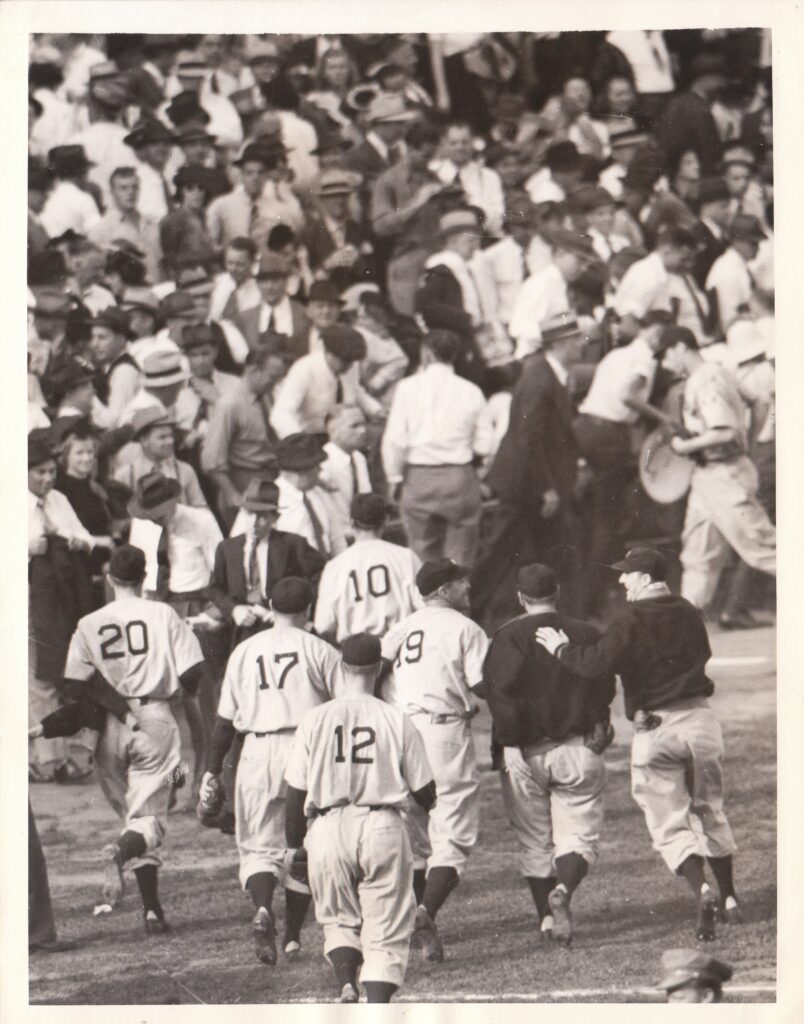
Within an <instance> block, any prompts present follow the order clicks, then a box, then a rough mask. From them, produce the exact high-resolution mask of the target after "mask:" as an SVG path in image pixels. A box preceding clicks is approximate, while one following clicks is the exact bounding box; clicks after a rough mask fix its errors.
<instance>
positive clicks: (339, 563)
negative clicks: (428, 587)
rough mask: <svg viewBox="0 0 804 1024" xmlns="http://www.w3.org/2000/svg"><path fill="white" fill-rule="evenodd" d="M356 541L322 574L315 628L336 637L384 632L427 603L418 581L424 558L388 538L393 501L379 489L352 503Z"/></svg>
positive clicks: (351, 519)
mask: <svg viewBox="0 0 804 1024" xmlns="http://www.w3.org/2000/svg"><path fill="white" fill-rule="evenodd" d="M348 516H349V524H350V529H349V532H350V533H351V535H352V536H353V537H354V542H353V543H352V544H351V545H350V546H349V547H348V548H347V549H346V550H345V551H342V552H341V554H339V555H336V556H335V558H332V559H330V561H329V562H327V564H326V565H325V566H324V571H323V573H322V574H321V583H320V585H319V591H320V593H321V595H322V599H321V600H320V601H319V602H318V603H317V605H316V610H315V623H314V624H315V629H316V632H317V633H318V635H319V636H321V637H324V639H325V640H329V641H330V642H331V643H341V642H342V641H343V640H344V639H345V638H346V637H348V636H354V635H355V633H361V632H363V633H370V634H371V635H372V636H375V637H383V636H385V634H386V633H387V632H388V630H389V629H391V628H392V627H393V626H395V625H396V624H397V623H398V622H401V621H402V619H404V618H406V617H407V616H408V615H412V614H413V612H415V611H416V610H417V609H418V608H421V607H422V599H421V595H420V594H419V591H418V588H417V587H416V574H417V573H418V571H419V569H420V568H421V561H420V560H419V558H418V556H417V555H416V554H415V553H414V552H413V551H412V550H411V549H410V548H405V547H401V546H400V545H399V544H392V543H390V542H389V541H386V540H383V539H382V531H383V527H384V525H385V523H386V520H387V518H388V506H387V505H386V503H385V500H384V499H383V498H381V497H380V495H379V494H371V493H365V494H357V495H355V497H354V498H353V499H352V502H351V504H350V506H349V509H348Z"/></svg>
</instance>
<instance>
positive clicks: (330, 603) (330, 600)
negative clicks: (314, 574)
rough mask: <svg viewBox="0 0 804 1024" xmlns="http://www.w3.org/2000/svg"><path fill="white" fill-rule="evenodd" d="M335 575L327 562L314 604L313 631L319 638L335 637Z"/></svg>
mask: <svg viewBox="0 0 804 1024" xmlns="http://www.w3.org/2000/svg"><path fill="white" fill-rule="evenodd" d="M334 575H335V573H334V570H333V567H332V562H327V564H326V565H325V566H324V571H323V572H322V573H321V580H320V582H319V584H318V599H317V600H316V603H315V622H314V625H315V631H316V633H318V635H319V636H325V635H327V636H335V630H336V628H337V622H336V619H335V594H336V593H337V591H336V590H335V586H334V581H333V577H334Z"/></svg>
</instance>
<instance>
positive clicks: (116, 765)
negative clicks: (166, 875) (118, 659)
mask: <svg viewBox="0 0 804 1024" xmlns="http://www.w3.org/2000/svg"><path fill="white" fill-rule="evenodd" d="M130 705H131V710H132V711H133V712H134V716H135V717H136V719H137V721H138V723H139V725H140V729H139V731H138V732H131V730H129V729H128V728H127V727H126V726H124V725H123V724H122V722H120V721H119V720H118V719H117V718H115V716H114V715H107V716H106V725H105V726H104V729H103V732H102V733H101V736H100V740H99V741H98V747H97V753H96V757H95V767H96V772H97V776H98V782H99V784H100V787H101V789H102V790H103V792H104V795H105V796H106V799H107V800H108V801H109V803H110V804H111V805H112V807H113V809H114V810H115V811H116V812H117V814H118V815H119V816H120V817H121V818H122V819H123V822H124V825H123V828H122V829H121V835H122V834H123V832H129V831H130V832H139V833H140V834H141V835H142V837H143V838H144V839H145V842H146V847H147V849H146V853H144V854H143V855H142V856H141V857H136V858H134V859H132V860H130V861H127V863H126V866H127V867H130V868H132V869H134V868H138V867H142V866H143V865H144V864H155V865H156V866H157V867H158V866H159V865H160V864H161V863H162V861H161V859H160V857H159V856H158V854H157V853H156V851H157V849H158V847H160V846H161V845H162V840H163V838H164V836H165V833H166V831H167V816H168V804H169V801H170V790H171V783H172V781H173V779H174V777H175V772H176V769H177V768H178V767H179V763H180V760H181V758H180V751H181V740H180V737H179V727H178V725H177V724H176V719H175V717H174V715H173V708H172V707H171V704H170V701H167V700H153V701H149V702H148V704H141V703H140V701H139V700H138V699H136V698H134V699H132V700H131V701H130Z"/></svg>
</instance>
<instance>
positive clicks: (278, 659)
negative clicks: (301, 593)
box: [218, 625, 340, 732]
mask: <svg viewBox="0 0 804 1024" xmlns="http://www.w3.org/2000/svg"><path fill="white" fill-rule="evenodd" d="M339 673H340V655H339V654H338V652H337V651H336V650H335V648H334V647H331V646H330V645H329V644H328V643H327V642H326V641H325V640H321V639H320V638H319V637H317V636H313V635H312V633H308V632H307V631H306V630H304V629H297V628H296V627H295V626H282V625H277V626H274V628H273V629H268V630H264V631H263V632H261V633H257V634H256V636H253V637H251V638H250V639H248V640H244V641H243V642H242V643H241V644H238V645H237V647H235V649H234V651H232V654H231V656H230V657H229V662H228V664H227V666H226V674H225V675H224V677H223V686H222V687H221V697H220V701H219V703H218V714H219V715H220V716H221V718H228V719H229V720H230V721H232V722H233V723H234V727H235V729H237V730H238V731H239V732H279V731H281V730H282V729H295V728H296V726H297V725H298V724H299V722H300V721H301V719H302V718H303V716H304V715H305V714H306V712H308V711H309V710H310V709H311V708H315V707H318V705H319V704H323V703H324V701H327V700H330V699H331V698H332V697H333V696H334V695H335V688H336V687H337V684H338V678H339Z"/></svg>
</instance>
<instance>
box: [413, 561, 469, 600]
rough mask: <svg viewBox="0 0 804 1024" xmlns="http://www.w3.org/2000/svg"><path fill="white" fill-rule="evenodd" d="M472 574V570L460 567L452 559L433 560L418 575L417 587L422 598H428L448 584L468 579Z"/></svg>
mask: <svg viewBox="0 0 804 1024" xmlns="http://www.w3.org/2000/svg"><path fill="white" fill-rule="evenodd" d="M470 572H471V569H469V568H467V567H466V566H465V565H458V563H457V562H453V561H452V559H451V558H433V559H431V560H430V561H429V562H425V563H424V565H423V566H422V567H421V569H419V571H418V572H417V573H416V586H417V587H418V588H419V593H420V594H421V595H422V597H428V596H429V595H430V594H434V593H435V591H436V590H438V588H439V587H443V586H444V585H445V584H447V583H453V582H454V581H455V580H463V579H466V577H467V576H468V575H469V573H470Z"/></svg>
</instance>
